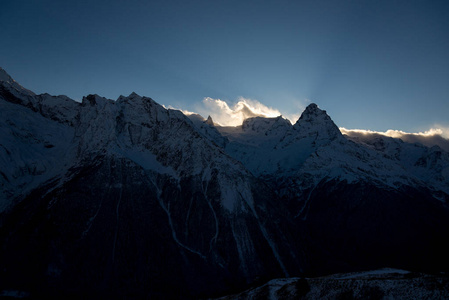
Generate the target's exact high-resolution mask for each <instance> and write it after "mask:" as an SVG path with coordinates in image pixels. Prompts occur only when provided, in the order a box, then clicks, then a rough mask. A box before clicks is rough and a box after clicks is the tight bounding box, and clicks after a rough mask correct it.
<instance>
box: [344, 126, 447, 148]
mask: <svg viewBox="0 0 449 300" xmlns="http://www.w3.org/2000/svg"><path fill="white" fill-rule="evenodd" d="M340 131H341V133H343V134H346V135H347V136H349V137H357V138H359V139H361V140H362V141H363V140H368V139H370V138H373V137H375V136H376V135H383V136H388V137H392V138H398V139H401V140H403V141H404V142H407V143H420V144H423V145H425V146H428V147H432V146H434V145H438V146H440V147H441V148H443V149H444V150H446V151H449V128H444V127H442V126H439V127H436V128H430V129H429V130H427V131H424V132H417V133H409V132H404V131H401V130H392V129H390V130H387V131H385V132H382V131H372V130H364V129H346V128H344V127H340Z"/></svg>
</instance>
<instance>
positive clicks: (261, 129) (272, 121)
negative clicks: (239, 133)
mask: <svg viewBox="0 0 449 300" xmlns="http://www.w3.org/2000/svg"><path fill="white" fill-rule="evenodd" d="M291 126H292V124H291V123H290V121H288V120H287V119H284V118H283V117H282V116H279V117H276V118H265V117H253V118H248V119H246V120H244V121H243V124H242V130H243V131H244V132H249V131H252V132H254V133H260V134H265V135H267V134H268V133H269V132H271V131H273V130H276V129H281V130H282V131H284V132H285V131H286V130H288V129H290V128H291Z"/></svg>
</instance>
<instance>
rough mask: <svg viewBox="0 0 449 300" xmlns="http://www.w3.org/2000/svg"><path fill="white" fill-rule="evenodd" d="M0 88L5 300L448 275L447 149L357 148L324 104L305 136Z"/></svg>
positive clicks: (183, 293) (157, 108)
mask: <svg viewBox="0 0 449 300" xmlns="http://www.w3.org/2000/svg"><path fill="white" fill-rule="evenodd" d="M0 80H1V82H0V141H1V143H0V175H1V176H0V186H1V194H0V209H1V215H0V244H1V245H2V246H1V249H0V265H1V268H0V291H3V293H8V292H10V291H12V292H14V291H18V292H24V293H25V294H26V295H31V296H32V297H39V296H42V297H44V296H55V297H58V296H66V295H74V296H87V297H99V296H110V297H175V298H197V297H209V296H217V295H222V294H226V293H229V292H230V291H233V290H238V289H243V288H245V287H246V286H247V285H248V284H252V283H254V282H259V281H262V280H266V279H271V278H276V277H289V276H299V275H302V274H311V275H320V274H324V273H328V272H341V271H352V270H359V269H366V268H378V267H385V266H392V267H400V268H408V269H419V270H423V271H438V270H448V269H449V262H448V260H447V259H446V255H445V253H447V250H449V247H448V246H447V245H446V243H445V239H446V237H447V235H448V233H449V210H448V199H449V197H448V193H449V181H448V178H449V177H448V176H449V174H448V172H449V167H448V166H449V158H448V153H447V152H445V151H443V150H441V149H439V148H438V147H434V148H427V147H424V146H421V145H412V144H406V143H402V142H401V141H398V140H395V139H380V140H372V141H363V142H362V141H354V140H349V139H347V138H345V137H344V136H343V135H341V133H340V131H339V130H338V128H337V126H336V125H335V124H334V123H333V122H332V120H331V118H330V117H329V116H328V115H327V114H326V112H325V111H323V110H321V109H319V108H318V107H317V106H316V105H314V104H312V105H310V106H309V107H308V108H307V109H306V110H305V112H304V113H303V115H302V116H301V118H300V119H299V120H298V122H297V123H296V124H295V125H292V124H290V122H288V121H287V120H285V119H283V118H282V117H278V118H260V117H256V118H250V119H247V120H246V121H245V122H244V123H243V124H242V126H240V127H234V128H226V127H219V126H215V125H214V123H213V121H212V119H210V118H208V119H207V120H204V119H202V117H201V116H198V115H191V116H189V117H186V116H185V115H183V114H182V113H181V112H179V111H176V110H170V109H169V110H167V109H165V108H164V107H162V106H161V105H159V104H157V103H156V102H155V101H153V100H152V99H150V98H147V97H141V96H139V95H137V94H135V93H133V94H131V95H129V96H128V97H124V96H121V97H119V98H118V99H117V100H116V101H113V100H109V99H105V98H102V97H100V96H98V95H89V96H87V97H85V98H84V99H83V101H82V103H77V102H75V101H73V100H71V99H69V98H67V97H65V96H50V95H48V94H43V95H35V94H34V93H32V92H30V91H28V90H26V89H25V88H23V87H21V86H20V85H19V84H18V83H17V82H15V81H14V80H13V79H12V78H11V77H10V76H9V75H7V74H6V72H4V71H3V70H1V69H0ZM5 295H6V294H5Z"/></svg>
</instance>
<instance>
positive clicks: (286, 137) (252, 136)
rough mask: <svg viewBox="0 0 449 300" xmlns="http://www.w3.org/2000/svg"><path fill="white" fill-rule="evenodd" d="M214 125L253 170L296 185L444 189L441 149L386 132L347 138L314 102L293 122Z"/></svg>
mask: <svg viewBox="0 0 449 300" xmlns="http://www.w3.org/2000/svg"><path fill="white" fill-rule="evenodd" d="M280 123H281V125H279V124H280ZM217 129H218V130H219V131H220V132H221V133H222V134H223V135H224V136H225V137H227V138H228V139H229V140H230V143H229V144H227V145H226V148H225V149H226V152H227V153H228V154H229V155H231V156H232V157H234V158H236V159H237V160H239V161H241V162H243V164H244V165H245V166H246V167H247V168H248V169H249V170H250V171H252V172H253V174H255V175H256V176H265V177H272V178H276V180H279V179H281V180H284V179H285V178H296V179H294V181H295V182H296V185H297V186H296V189H299V190H303V189H309V188H313V186H315V185H316V184H317V183H318V182H320V181H321V180H323V179H325V178H327V180H329V179H335V178H337V179H339V180H345V181H347V182H356V181H363V180H366V181H370V182H375V183H377V184H379V185H384V186H388V187H390V188H398V187H400V186H402V185H410V186H425V187H429V188H431V189H433V190H435V191H442V192H444V193H446V194H449V177H448V173H449V160H448V153H447V152H445V151H444V150H442V149H440V148H438V147H433V148H427V147H424V146H422V145H419V144H408V143H404V142H402V141H401V140H398V139H393V138H387V137H379V138H378V139H375V140H373V141H363V142H358V141H357V140H354V139H352V140H351V139H350V140H348V139H346V138H344V137H343V136H342V134H341V133H340V131H339V129H338V127H337V126H336V125H335V124H334V123H333V121H332V120H331V119H330V117H329V116H328V115H327V114H326V112H325V111H323V110H321V109H319V108H318V106H317V105H316V104H311V105H309V106H308V107H307V108H306V110H305V111H304V112H303V114H302V115H301V117H300V118H299V120H298V121H297V122H296V123H295V125H293V126H291V125H290V124H289V123H288V121H287V120H285V119H282V117H278V118H262V117H256V118H250V119H247V120H245V122H244V124H243V125H242V126H240V127H217ZM282 178H284V179H282ZM289 188H292V186H291V185H289ZM440 198H441V196H440ZM443 199H444V198H443Z"/></svg>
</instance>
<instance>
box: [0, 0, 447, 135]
mask: <svg viewBox="0 0 449 300" xmlns="http://www.w3.org/2000/svg"><path fill="white" fill-rule="evenodd" d="M0 28H1V38H0V66H1V67H3V68H4V69H5V70H6V71H7V72H8V73H9V74H10V75H11V76H12V77H13V78H15V79H16V80H17V81H18V82H19V83H21V84H22V85H23V86H25V87H27V88H29V89H31V90H33V91H34V92H36V93H43V92H48V93H50V94H66V95H68V96H69V97H71V98H74V99H78V100H79V99H81V98H82V96H84V95H87V94H89V93H97V94H100V95H102V96H105V97H108V98H112V99H116V98H117V97H118V96H119V95H121V94H123V95H128V94H130V93H131V92H132V91H135V92H137V93H138V94H141V95H145V96H149V97H152V98H153V99H155V100H156V101H157V102H159V103H161V104H164V105H166V106H168V105H172V106H174V107H177V108H182V109H187V110H195V107H197V105H198V103H201V101H202V99H203V98H204V97H212V98H220V99H222V100H226V101H227V102H228V103H229V104H232V103H234V102H235V101H236V100H237V98H238V97H240V96H243V97H245V98H251V99H256V100H258V101H260V102H261V103H263V104H265V105H267V106H270V107H273V108H276V109H278V110H280V111H281V112H282V113H284V114H295V113H296V114H297V113H300V111H298V110H300V109H301V107H304V105H306V104H307V103H308V102H315V103H317V104H318V105H319V106H320V107H321V108H323V109H326V110H327V111H328V113H329V114H330V116H331V117H332V118H333V119H334V121H335V122H336V123H337V125H338V126H343V127H346V128H363V129H371V130H381V131H383V130H386V129H399V130H404V131H409V132H414V131H422V130H427V129H429V128H430V127H433V126H434V125H435V124H439V125H440V126H445V127H446V128H448V127H449V117H448V116H449V1H412V0H409V1H393V0H390V1H360V0H359V1H319V0H315V1H242V0H241V1H132V0H128V1H117V0H113V1H112V0H109V1H80V0H79V1H59V0H58V1H44V0H42V1H31V0H14V1H2V4H1V9H0Z"/></svg>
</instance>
